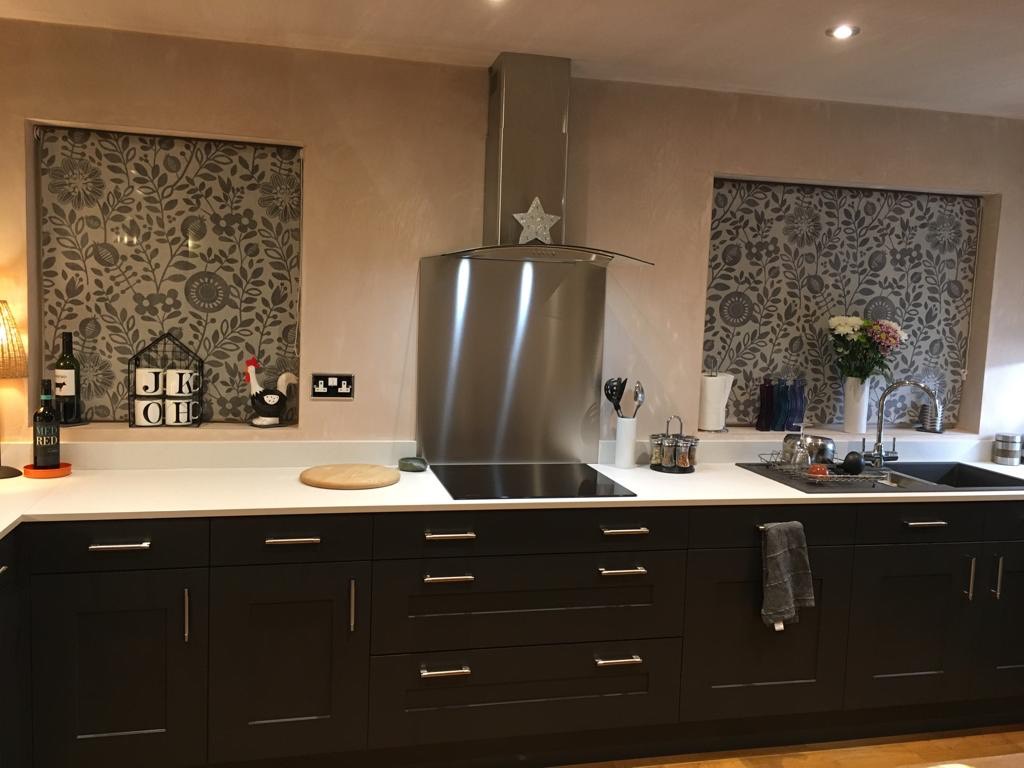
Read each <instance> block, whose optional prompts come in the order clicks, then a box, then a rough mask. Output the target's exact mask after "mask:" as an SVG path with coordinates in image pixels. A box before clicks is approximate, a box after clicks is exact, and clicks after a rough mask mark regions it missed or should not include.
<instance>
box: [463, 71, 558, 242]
mask: <svg viewBox="0 0 1024 768" xmlns="http://www.w3.org/2000/svg"><path fill="white" fill-rule="evenodd" d="M569 79H570V61H569V59H563V58H557V57H554V56H534V55H531V54H525V53H502V54H501V55H499V56H498V58H497V59H495V60H494V63H493V64H492V65H491V69H490V95H489V104H488V115H487V158H486V164H485V172H484V237H483V240H484V245H515V244H517V243H518V242H519V233H520V229H521V227H520V225H519V223H518V222H517V221H516V220H515V219H514V218H513V216H512V215H513V214H514V213H522V212H524V211H526V210H527V209H528V208H529V207H530V203H531V202H532V201H533V199H534V198H535V197H537V198H540V202H541V205H542V206H543V208H544V210H545V212H546V213H551V214H554V215H556V216H559V217H560V219H559V220H558V222H556V223H555V225H554V226H553V227H552V228H551V242H552V243H554V244H562V243H564V242H565V236H564V233H565V176H566V159H567V155H568V141H569Z"/></svg>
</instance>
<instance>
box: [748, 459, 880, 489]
mask: <svg viewBox="0 0 1024 768" xmlns="http://www.w3.org/2000/svg"><path fill="white" fill-rule="evenodd" d="M758 458H759V459H760V460H761V463H762V464H764V466H765V467H767V468H768V469H770V470H771V471H773V472H778V473H779V474H782V475H786V476H787V477H790V478H793V479H795V480H802V481H804V482H807V483H809V484H810V485H834V486H849V485H872V484H874V483H877V482H879V481H881V480H885V479H886V471H885V470H884V469H876V468H874V467H865V468H864V471H863V472H861V473H860V474H859V475H850V474H847V473H845V472H842V471H837V468H835V467H830V468H829V473H828V474H827V475H812V474H811V473H810V472H809V471H808V470H807V467H806V466H800V465H798V464H789V463H787V462H784V461H782V451H770V452H768V453H761V454H758Z"/></svg>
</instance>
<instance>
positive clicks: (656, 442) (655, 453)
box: [650, 432, 668, 469]
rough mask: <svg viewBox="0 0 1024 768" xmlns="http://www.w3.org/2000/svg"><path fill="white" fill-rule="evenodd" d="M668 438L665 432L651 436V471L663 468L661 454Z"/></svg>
mask: <svg viewBox="0 0 1024 768" xmlns="http://www.w3.org/2000/svg"><path fill="white" fill-rule="evenodd" d="M666 437H668V435H667V434H665V433H664V432H655V433H654V434H653V435H651V462H650V464H651V469H654V468H655V467H658V468H659V469H660V468H661V452H662V448H663V445H664V442H665V438H666Z"/></svg>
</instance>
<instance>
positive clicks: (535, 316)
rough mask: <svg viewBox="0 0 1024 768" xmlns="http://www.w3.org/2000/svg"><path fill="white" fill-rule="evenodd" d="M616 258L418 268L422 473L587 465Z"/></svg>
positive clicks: (569, 255) (535, 251) (460, 257)
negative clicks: (478, 465)
mask: <svg viewBox="0 0 1024 768" xmlns="http://www.w3.org/2000/svg"><path fill="white" fill-rule="evenodd" d="M614 255H615V254H611V253H608V252H606V251H600V250H596V249H592V248H579V247H572V246H495V247H484V248H479V249H475V250H470V251H463V252H460V253H452V254H446V255H443V256H432V257H428V258H425V259H422V260H421V261H420V296H419V302H420V304H419V352H418V355H419V364H418V383H417V421H418V424H417V432H418V435H417V437H418V440H419V444H420V450H421V452H422V454H423V456H424V457H425V458H426V459H427V460H428V461H430V462H432V463H436V464H457V463H472V462H505V463H515V462H563V461H596V459H597V446H598V415H599V402H600V397H601V363H602V352H603V348H602V347H603V336H604V303H605V276H606V271H605V267H606V266H607V265H608V263H609V262H610V261H611V259H612V258H613V256H614Z"/></svg>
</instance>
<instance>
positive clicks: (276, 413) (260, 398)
mask: <svg viewBox="0 0 1024 768" xmlns="http://www.w3.org/2000/svg"><path fill="white" fill-rule="evenodd" d="M259 367H260V361H259V360H257V359H256V358H255V357H250V358H249V359H248V360H246V361H245V380H246V381H247V382H249V399H250V400H251V401H252V409H253V410H254V411H256V415H255V416H254V417H253V419H252V421H251V422H250V423H251V424H252V425H253V426H254V427H276V426H278V425H280V423H281V417H282V416H283V415H284V409H285V407H286V406H287V405H288V385H289V384H298V383H299V380H298V379H297V378H296V377H295V374H294V373H290V372H288V371H285V372H284V373H282V374H281V375H280V376H278V377H277V389H265V388H263V387H261V386H260V383H259V381H257V380H256V370H257V369H258V368H259Z"/></svg>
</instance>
